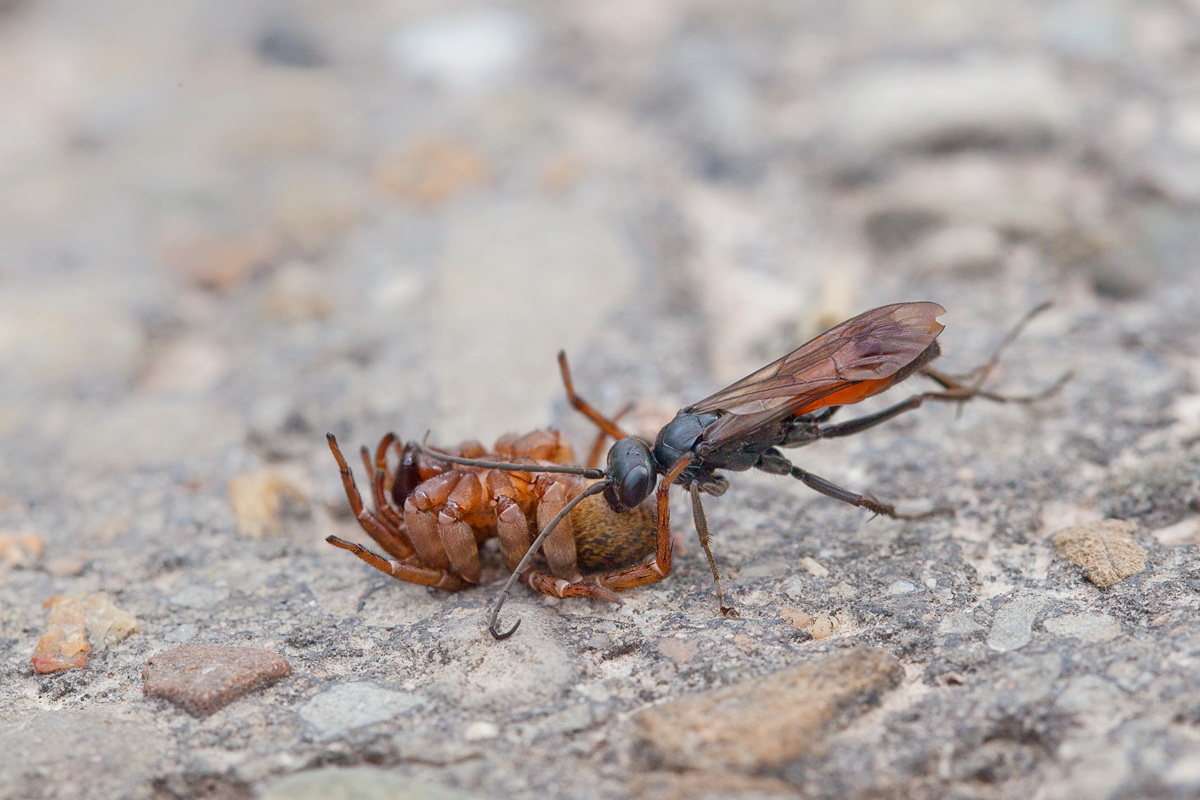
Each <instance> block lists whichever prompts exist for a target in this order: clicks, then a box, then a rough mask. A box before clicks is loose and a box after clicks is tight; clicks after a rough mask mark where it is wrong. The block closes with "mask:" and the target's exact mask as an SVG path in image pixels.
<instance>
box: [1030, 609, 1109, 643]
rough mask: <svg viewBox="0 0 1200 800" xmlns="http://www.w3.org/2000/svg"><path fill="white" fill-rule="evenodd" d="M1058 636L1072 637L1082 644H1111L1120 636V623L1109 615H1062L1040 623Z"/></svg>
mask: <svg viewBox="0 0 1200 800" xmlns="http://www.w3.org/2000/svg"><path fill="white" fill-rule="evenodd" d="M1042 625H1043V626H1045V628H1046V630H1048V631H1050V632H1051V633H1054V634H1057V635H1059V636H1073V637H1075V638H1076V639H1079V640H1080V641H1084V642H1111V641H1112V640H1113V639H1115V638H1117V637H1118V636H1120V635H1121V623H1120V622H1118V621H1117V620H1116V618H1115V617H1113V616H1111V615H1109V614H1091V613H1083V614H1063V615H1062V616H1059V617H1051V618H1050V619H1048V620H1046V621H1045V622H1043V623H1042Z"/></svg>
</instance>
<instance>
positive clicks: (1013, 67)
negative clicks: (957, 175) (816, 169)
mask: <svg viewBox="0 0 1200 800" xmlns="http://www.w3.org/2000/svg"><path fill="white" fill-rule="evenodd" d="M833 103H834V105H833V109H834V110H833V111H832V121H831V128H832V136H833V137H834V138H835V140H836V141H837V143H838V147H839V150H840V152H841V158H842V159H843V161H844V163H845V164H846V165H847V166H851V167H857V166H861V165H867V164H870V163H872V162H874V161H877V160H879V159H881V158H884V157H887V156H892V155H895V154H896V153H898V152H902V151H906V150H932V149H937V148H947V147H954V146H962V145H964V144H987V145H1005V146H1013V145H1019V144H1029V143H1036V142H1050V141H1053V140H1056V139H1059V138H1062V137H1063V136H1064V135H1065V134H1066V132H1067V131H1068V130H1069V129H1070V128H1071V126H1072V124H1073V122H1074V118H1075V114H1076V111H1075V100H1074V98H1073V97H1072V95H1071V92H1070V91H1069V90H1068V88H1067V87H1066V85H1065V84H1064V83H1063V81H1062V80H1061V79H1060V78H1059V76H1058V75H1057V74H1056V69H1055V67H1054V65H1053V64H1052V63H1051V62H1049V61H1046V60H1042V59H1037V58H1026V59H1014V60H1007V61H1005V60H995V61H985V60H978V61H960V62H951V63H942V64H928V63H927V64H913V63H907V64H905V63H899V64H888V65H881V66H873V67H871V68H870V69H868V70H866V71H865V72H864V73H863V74H860V75H857V76H855V77H854V78H852V79H851V80H849V81H847V82H846V83H845V84H844V85H843V86H840V87H839V88H838V89H837V90H836V92H835V93H834V100H833Z"/></svg>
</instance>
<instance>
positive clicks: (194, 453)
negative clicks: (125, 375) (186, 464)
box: [66, 395, 245, 469]
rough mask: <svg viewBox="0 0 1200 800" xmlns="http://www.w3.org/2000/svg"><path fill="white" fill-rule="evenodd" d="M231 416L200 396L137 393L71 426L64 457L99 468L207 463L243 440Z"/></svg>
mask: <svg viewBox="0 0 1200 800" xmlns="http://www.w3.org/2000/svg"><path fill="white" fill-rule="evenodd" d="M244 428H245V425H244V423H243V421H242V420H241V419H240V418H239V417H238V416H237V415H235V414H233V413H231V412H228V411H226V410H224V409H222V408H220V407H218V406H216V405H213V404H212V403H210V402H209V401H207V400H202V399H200V398H183V397H166V396H163V397H159V396H153V395H150V396H138V397H133V398H131V399H129V400H128V401H126V402H124V403H121V404H120V405H117V406H115V407H113V408H110V409H106V410H96V411H94V413H93V414H90V415H88V416H86V417H84V418H81V419H80V421H79V422H78V423H77V424H76V426H75V432H74V433H73V434H72V436H71V438H70V441H69V442H68V443H67V447H66V458H67V460H68V461H70V462H72V463H74V464H78V465H88V466H93V467H97V468H104V469H135V468H138V467H156V466H158V467H160V466H164V465H167V464H175V463H178V462H180V461H187V460H192V459H194V460H203V461H210V460H212V459H215V458H217V457H218V456H220V455H222V454H223V453H224V452H225V451H226V450H227V449H228V448H230V447H232V446H233V445H235V444H238V443H239V442H241V441H242V440H243V438H244Z"/></svg>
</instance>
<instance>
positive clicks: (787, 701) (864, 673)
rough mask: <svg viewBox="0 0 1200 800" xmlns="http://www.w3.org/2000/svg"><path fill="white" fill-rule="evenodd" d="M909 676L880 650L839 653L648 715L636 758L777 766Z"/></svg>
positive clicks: (747, 768) (674, 763)
mask: <svg viewBox="0 0 1200 800" xmlns="http://www.w3.org/2000/svg"><path fill="white" fill-rule="evenodd" d="M903 677H904V670H903V668H902V667H901V666H900V663H899V662H898V661H897V660H896V659H895V657H894V656H892V655H890V654H888V653H886V652H884V651H882V650H877V649H875V648H871V647H856V648H853V649H850V650H843V651H839V652H835V653H833V654H830V655H826V656H823V657H821V658H818V659H815V660H813V661H810V662H808V663H805V664H802V665H801V666H799V667H794V668H792V669H788V670H784V671H782V672H777V673H774V674H772V675H767V676H765V677H762V678H755V679H753V680H749V681H746V682H744V683H739V684H736V685H734V686H728V687H725V688H722V689H716V690H713V691H709V692H702V693H700V694H698V695H694V696H692V697H689V698H685V699H683V700H677V701H675V702H671V703H667V704H665V705H661V706H658V707H657V708H653V709H651V710H649V711H645V712H643V713H642V714H640V715H638V717H637V718H636V722H637V726H638V733H639V740H640V741H639V743H638V744H637V745H636V746H635V753H636V754H637V757H638V758H639V759H640V760H641V761H642V762H643V763H645V764H647V765H649V766H650V767H652V768H655V769H661V768H666V769H675V770H678V769H693V770H701V769H704V770H711V769H717V768H725V769H729V770H735V771H742V772H756V771H761V770H766V769H771V768H778V767H780V766H782V765H783V764H785V763H786V762H788V761H791V760H793V759H797V758H800V757H802V756H804V755H806V754H808V753H810V752H812V751H813V750H814V749H815V748H817V747H819V746H820V743H821V741H822V739H823V738H824V737H825V736H826V735H827V734H828V733H829V732H830V731H831V730H833V729H837V728H841V727H844V726H845V725H846V724H848V723H849V721H850V720H852V719H854V718H855V717H857V716H859V715H861V714H863V713H865V712H866V711H867V710H869V709H870V708H872V707H874V706H875V705H876V704H877V703H878V701H879V697H880V696H881V695H882V694H884V693H885V692H887V691H889V690H891V689H894V688H896V687H897V686H899V685H900V681H901V680H902V679H903Z"/></svg>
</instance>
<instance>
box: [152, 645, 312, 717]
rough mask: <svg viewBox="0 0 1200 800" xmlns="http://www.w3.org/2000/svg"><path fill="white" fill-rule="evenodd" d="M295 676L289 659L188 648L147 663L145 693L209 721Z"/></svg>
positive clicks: (249, 650) (251, 651) (253, 651)
mask: <svg viewBox="0 0 1200 800" xmlns="http://www.w3.org/2000/svg"><path fill="white" fill-rule="evenodd" d="M291 674H292V668H291V666H290V665H289V664H288V662H287V661H286V660H285V659H284V658H283V656H281V655H279V654H278V653H272V652H271V651H269V650H261V649H259V648H257V647H223V646H220V645H212V644H187V645H183V646H182V647H177V648H175V649H174V650H168V651H166V652H165V653H159V654H158V655H156V656H154V657H153V658H151V659H150V660H149V661H148V662H146V668H145V669H144V670H143V671H142V679H143V685H142V691H143V692H145V694H146V696H147V697H161V698H162V699H164V700H167V701H169V702H171V703H174V704H175V705H177V706H179V707H180V708H182V709H183V710H184V711H186V712H188V713H189V714H191V715H192V716H193V717H207V716H209V715H210V714H213V713H215V712H217V711H220V710H221V709H222V708H224V707H225V706H227V705H229V704H230V703H232V702H233V701H234V700H237V699H238V698H239V697H242V696H243V695H246V694H249V693H250V692H253V691H256V690H258V689H261V688H263V687H265V686H268V685H270V684H272V683H274V682H275V681H277V680H279V679H280V678H286V677H287V676H289V675H291Z"/></svg>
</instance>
